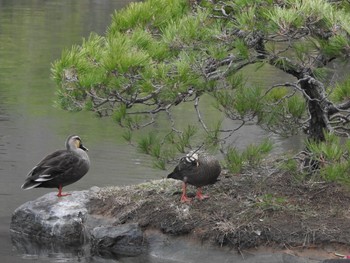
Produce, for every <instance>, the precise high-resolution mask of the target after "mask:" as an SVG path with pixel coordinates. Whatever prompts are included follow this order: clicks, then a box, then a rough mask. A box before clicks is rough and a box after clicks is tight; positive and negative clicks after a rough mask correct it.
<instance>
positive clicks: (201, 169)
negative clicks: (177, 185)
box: [168, 153, 221, 203]
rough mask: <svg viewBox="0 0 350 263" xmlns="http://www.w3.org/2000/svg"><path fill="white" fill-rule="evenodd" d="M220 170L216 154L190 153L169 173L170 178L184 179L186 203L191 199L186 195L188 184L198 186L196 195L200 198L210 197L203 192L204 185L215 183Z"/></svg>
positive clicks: (183, 196) (184, 198)
mask: <svg viewBox="0 0 350 263" xmlns="http://www.w3.org/2000/svg"><path fill="white" fill-rule="evenodd" d="M220 172H221V167H220V164H219V161H218V160H217V159H216V158H215V157H214V156H211V155H206V154H200V155H198V154H197V153H193V154H191V153H190V154H187V155H186V156H185V157H182V158H181V159H180V161H179V164H178V165H177V166H176V167H175V169H174V171H173V172H172V173H170V174H169V175H168V178H173V179H177V180H181V181H183V184H182V195H181V202H182V203H184V202H190V201H191V198H188V197H187V195H186V188H187V184H190V185H194V186H196V187H197V193H196V197H197V198H198V199H199V200H203V199H206V198H209V196H207V195H203V194H202V187H203V186H206V185H209V184H214V183H215V182H216V181H217V178H218V176H219V175H220Z"/></svg>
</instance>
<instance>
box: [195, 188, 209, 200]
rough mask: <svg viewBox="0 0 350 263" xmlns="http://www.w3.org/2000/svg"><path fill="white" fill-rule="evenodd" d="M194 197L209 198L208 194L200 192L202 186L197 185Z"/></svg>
mask: <svg viewBox="0 0 350 263" xmlns="http://www.w3.org/2000/svg"><path fill="white" fill-rule="evenodd" d="M196 197H197V198H198V199H199V200H204V199H207V198H209V195H203V194H202V188H200V187H198V188H197V193H196Z"/></svg>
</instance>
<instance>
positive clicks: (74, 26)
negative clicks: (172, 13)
mask: <svg viewBox="0 0 350 263" xmlns="http://www.w3.org/2000/svg"><path fill="white" fill-rule="evenodd" d="M128 2H130V1H124V0H79V1H76V0H64V1H62V0H7V1H6V0H0V174H1V175H0V197H1V198H0V258H1V259H2V262H47V261H48V260H49V261H50V262H68V261H71V262H75V260H76V259H77V255H76V254H69V253H68V254H65V255H63V254H62V253H53V252H52V251H51V252H47V251H25V252H24V251H23V250H18V249H16V248H15V247H14V246H13V244H12V243H11V239H10V234H9V223H10V218H11V214H12V212H13V211H14V210H15V209H16V208H17V207H18V206H19V205H21V204H22V203H24V202H26V201H28V200H33V199H36V198H37V197H39V196H41V195H43V194H44V193H47V192H51V191H53V190H52V189H33V190H29V191H23V190H22V189H20V186H21V184H22V183H23V181H24V179H25V177H26V174H27V173H28V171H29V170H30V169H31V168H32V167H33V166H34V165H35V164H36V163H37V162H38V161H39V160H41V159H42V158H43V156H45V155H46V154H48V153H50V152H52V151H54V150H56V149H59V148H63V147H64V140H65V138H66V137H67V136H68V135H69V134H73V133H75V134H79V135H80V136H81V138H82V139H83V142H84V144H85V145H86V146H87V147H88V148H89V150H90V151H89V156H90V158H91V162H92V165H91V169H90V171H89V173H88V174H87V175H86V176H85V177H84V178H83V179H82V180H80V181H79V182H77V183H75V184H73V185H71V186H68V187H66V188H65V189H64V190H66V191H71V190H83V189H89V188H90V187H92V186H94V185H97V186H100V187H102V186H107V185H127V184H135V183H140V182H144V181H146V180H150V179H156V178H163V177H164V176H165V175H166V172H165V171H160V170H156V169H153V168H152V165H151V162H150V160H149V159H148V158H147V157H145V156H144V155H142V154H140V153H138V152H137V151H136V150H135V148H134V147H132V146H129V145H126V143H125V142H124V141H123V139H121V132H120V130H119V129H118V126H117V125H115V124H113V123H112V122H111V120H108V119H99V118H96V117H95V116H94V115H93V114H92V113H88V112H79V113H68V112H65V111H62V110H60V109H58V108H56V107H54V106H53V104H54V99H55V86H54V83H53V81H52V80H51V79H50V65H51V63H52V62H53V61H55V60H56V59H58V58H59V57H60V55H61V52H62V50H63V49H64V48H70V47H71V46H72V45H73V44H80V43H81V41H82V37H88V36H89V34H90V32H92V31H93V32H96V33H98V34H103V33H104V32H105V30H106V27H107V26H108V24H109V23H110V20H111V14H112V13H113V11H114V9H119V8H122V7H123V6H125V5H126V4H127V3H128ZM269 74H270V75H268V74H266V73H265V75H263V76H260V77H259V76H256V77H257V81H260V80H261V79H259V78H263V80H267V79H271V78H270V77H269V76H271V74H275V73H274V72H270V73H269ZM281 78H283V76H281ZM274 80H275V81H277V79H276V78H274ZM226 125H232V124H230V123H229V122H227V124H226ZM266 136H269V134H267V133H266V132H264V131H262V130H260V129H258V128H257V127H256V126H253V125H252V126H250V127H249V126H248V127H246V128H244V129H242V130H240V131H239V132H238V133H237V136H236V137H235V139H234V140H235V142H236V143H237V145H238V147H244V146H245V145H247V144H248V143H251V142H254V141H256V140H260V139H262V138H264V137H266ZM274 139H275V142H276V145H277V146H278V148H279V149H283V150H288V149H290V148H292V147H294V146H295V144H300V141H301V140H300V138H296V139H292V140H287V141H286V140H281V139H279V138H278V137H274ZM67 255H68V256H67ZM79 261H80V262H110V261H108V260H105V259H101V258H94V259H81V258H80V259H79ZM140 262H142V260H141V261H140Z"/></svg>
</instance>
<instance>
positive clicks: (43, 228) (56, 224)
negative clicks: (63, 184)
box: [10, 191, 89, 245]
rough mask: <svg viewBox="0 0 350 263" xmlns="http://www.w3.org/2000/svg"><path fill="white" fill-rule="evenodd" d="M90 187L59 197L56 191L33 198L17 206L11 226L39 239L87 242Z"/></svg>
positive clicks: (21, 233) (75, 243)
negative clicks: (86, 225)
mask: <svg viewBox="0 0 350 263" xmlns="http://www.w3.org/2000/svg"><path fill="white" fill-rule="evenodd" d="M88 195H89V191H80V192H72V195H70V196H66V197H64V198H57V196H56V194H55V193H49V194H46V195H44V196H42V197H40V198H38V199H36V200H34V201H29V202H27V203H25V204H23V205H21V206H20V207H19V208H17V209H16V210H15V212H14V213H13V215H12V220H11V226H10V229H11V231H12V233H17V234H19V235H22V236H26V237H27V238H30V239H35V240H44V241H45V240H54V241H55V242H59V243H63V244H65V245H79V244H83V243H84V242H85V239H86V234H87V233H86V229H85V228H84V221H86V217H87V213H88V209H87V207H86V205H87V203H88V201H89V197H88Z"/></svg>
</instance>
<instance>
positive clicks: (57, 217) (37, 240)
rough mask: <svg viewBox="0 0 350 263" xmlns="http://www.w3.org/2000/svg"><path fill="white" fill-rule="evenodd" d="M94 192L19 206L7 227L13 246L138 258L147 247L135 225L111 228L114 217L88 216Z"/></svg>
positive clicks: (51, 196) (50, 196)
mask: <svg viewBox="0 0 350 263" xmlns="http://www.w3.org/2000/svg"><path fill="white" fill-rule="evenodd" d="M97 192H98V191H97V190H96V189H95V188H92V189H91V190H90V191H76V192H72V193H71V195H70V196H65V197H63V198H57V196H56V193H49V194H46V195H44V196H42V197H40V198H38V199H36V200H34V201H29V202H26V203H25V204H23V205H21V206H20V207H18V208H17V209H16V210H15V211H14V213H13V215H12V220H11V226H10V230H11V236H12V241H13V242H14V244H15V246H16V247H19V248H20V250H24V251H25V250H27V249H30V250H35V249H36V248H38V249H40V250H50V249H51V247H55V248H57V247H61V250H62V251H66V250H67V249H69V248H72V247H75V248H78V247H82V246H84V247H87V246H88V247H89V248H88V249H84V254H85V255H86V254H90V250H92V251H93V253H98V254H100V255H104V256H106V255H107V256H108V255H109V254H110V255H128V256H135V255H140V254H141V253H142V252H144V251H145V250H146V247H147V246H146V242H145V241H144V238H143V232H142V230H141V228H140V227H139V226H138V225H137V224H124V225H114V224H115V220H114V219H113V218H108V217H101V216H97V215H92V214H90V213H89V201H90V198H91V196H93V195H94V194H96V193H97ZM45 246H47V248H45Z"/></svg>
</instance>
